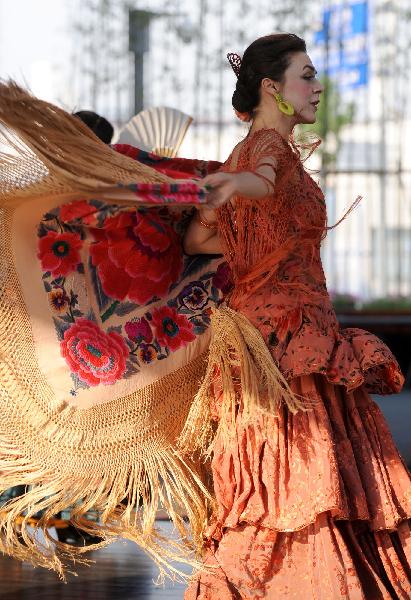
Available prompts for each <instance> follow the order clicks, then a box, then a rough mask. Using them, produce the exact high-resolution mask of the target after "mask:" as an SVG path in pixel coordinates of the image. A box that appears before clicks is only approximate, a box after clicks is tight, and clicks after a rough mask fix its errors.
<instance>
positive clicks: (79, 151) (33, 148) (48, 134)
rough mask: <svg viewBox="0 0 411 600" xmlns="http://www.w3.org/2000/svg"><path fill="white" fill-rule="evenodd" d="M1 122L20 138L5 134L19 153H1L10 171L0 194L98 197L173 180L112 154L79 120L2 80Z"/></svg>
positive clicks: (10, 144) (116, 153) (4, 163)
mask: <svg viewBox="0 0 411 600" xmlns="http://www.w3.org/2000/svg"><path fill="white" fill-rule="evenodd" d="M0 124H1V125H3V126H4V127H5V128H6V130H7V128H9V129H10V130H11V131H12V132H14V134H16V135H17V136H18V138H19V139H16V138H15V137H13V135H12V134H11V133H9V134H7V133H6V132H4V131H2V133H1V135H2V136H3V137H4V138H5V139H6V141H7V143H8V145H9V146H11V147H13V148H14V150H15V152H16V153H17V156H13V155H11V154H1V155H0V159H1V163H2V167H3V166H4V167H5V172H6V174H5V178H4V179H3V173H2V180H3V181H2V183H1V186H0V191H1V192H2V193H3V194H4V193H7V195H8V196H10V195H11V194H12V193H14V194H15V195H16V196H21V195H24V193H25V191H26V192H29V193H30V196H33V195H34V194H35V193H38V194H41V193H43V194H44V193H55V194H60V193H65V194H66V193H69V192H70V191H71V192H78V193H81V192H83V193H93V194H95V193H96V192H97V191H98V190H99V189H101V190H103V189H104V188H105V187H109V188H110V187H112V186H117V184H118V183H119V182H121V183H122V184H128V183H134V182H135V181H136V180H138V181H139V182H140V183H144V182H147V183H157V182H159V183H161V182H165V183H169V182H171V181H173V180H171V179H170V178H169V177H167V176H166V175H164V174H162V173H159V172H158V171H155V170H154V169H151V168H150V167H148V166H146V165H143V164H142V163H139V162H137V161H135V160H133V159H132V158H129V157H127V156H124V155H122V154H119V153H118V152H116V151H114V150H113V149H112V148H110V147H109V146H108V145H107V144H104V142H102V141H101V140H99V139H98V138H97V137H96V136H95V135H94V133H93V132H92V131H91V130H90V129H89V128H88V127H87V126H86V125H84V123H82V122H81V121H80V119H78V118H77V117H75V116H73V115H70V114H69V113H67V112H66V111H64V110H62V109H61V108H58V107H57V106H54V105H53V104H50V103H49V102H45V101H44V100H39V99H38V98H35V97H34V96H32V95H30V94H29V93H28V92H27V91H26V90H24V89H23V88H21V87H19V86H18V85H17V84H16V83H14V82H13V81H10V82H7V83H6V82H0ZM21 140H22V141H23V142H24V144H26V147H24V146H23V145H22V143H21ZM28 149H30V150H28ZM33 153H34V154H33ZM7 173H8V174H9V175H7ZM28 177H29V180H28ZM7 179H8V181H7ZM36 181H37V182H38V183H37V186H34V185H33V184H35V182H36Z"/></svg>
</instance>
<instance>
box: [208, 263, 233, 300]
mask: <svg viewBox="0 0 411 600" xmlns="http://www.w3.org/2000/svg"><path fill="white" fill-rule="evenodd" d="M212 284H213V286H214V287H216V288H217V289H218V290H221V292H222V293H223V294H228V292H229V291H230V290H232V288H233V285H234V284H233V278H232V275H231V269H230V267H229V266H228V263H226V262H222V263H220V264H219V265H218V267H217V271H216V272H215V274H214V276H213V279H212Z"/></svg>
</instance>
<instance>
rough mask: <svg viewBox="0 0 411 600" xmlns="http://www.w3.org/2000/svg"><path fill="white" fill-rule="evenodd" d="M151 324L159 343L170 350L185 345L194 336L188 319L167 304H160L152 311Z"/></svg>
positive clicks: (193, 338)
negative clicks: (160, 305)
mask: <svg viewBox="0 0 411 600" xmlns="http://www.w3.org/2000/svg"><path fill="white" fill-rule="evenodd" d="M152 325H153V327H154V330H155V333H156V337H157V340H158V342H159V344H161V345H162V346H166V347H168V348H170V350H177V349H178V348H180V347H182V346H187V344H188V343H189V342H192V341H193V340H195V337H196V336H195V335H194V333H193V326H192V324H191V323H190V321H189V320H188V319H187V318H186V317H185V316H184V315H179V314H178V313H177V311H176V310H175V309H174V308H170V307H169V306H162V307H161V308H158V309H157V310H155V311H154V312H153V318H152Z"/></svg>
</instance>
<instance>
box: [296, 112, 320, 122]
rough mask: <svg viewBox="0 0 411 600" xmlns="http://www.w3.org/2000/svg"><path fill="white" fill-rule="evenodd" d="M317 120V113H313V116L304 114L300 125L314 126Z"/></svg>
mask: <svg viewBox="0 0 411 600" xmlns="http://www.w3.org/2000/svg"><path fill="white" fill-rule="evenodd" d="M316 120H317V115H316V114H315V113H311V114H308V113H307V114H302V115H301V121H300V123H302V124H303V125H313V123H315V122H316Z"/></svg>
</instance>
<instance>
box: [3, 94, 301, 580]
mask: <svg viewBox="0 0 411 600" xmlns="http://www.w3.org/2000/svg"><path fill="white" fill-rule="evenodd" d="M0 126H2V127H4V130H3V134H2V135H3V137H4V138H5V139H6V141H7V144H8V146H9V148H11V150H10V151H9V152H8V153H6V152H3V153H2V154H1V156H0V159H1V171H0V211H1V213H0V227H1V231H0V244H1V246H0V260H1V276H0V361H1V362H0V379H1V381H0V385H1V387H0V412H1V419H0V444H1V446H0V492H1V491H4V490H6V489H7V488H9V487H12V486H15V485H25V486H27V488H26V492H25V494H24V495H22V496H20V497H18V498H14V499H13V500H11V501H10V502H8V503H7V504H6V505H5V506H3V507H1V509H0V549H1V550H2V551H3V552H5V553H7V554H9V555H11V556H14V557H16V558H19V559H22V560H26V561H29V562H31V563H32V564H34V565H39V566H43V567H47V568H51V569H54V570H55V571H57V572H58V573H59V574H60V575H61V576H64V568H65V566H66V564H67V562H68V561H69V560H72V561H78V560H79V559H81V554H82V553H84V552H85V551H86V550H90V549H93V548H96V547H97V546H101V545H104V544H106V543H108V542H109V541H112V540H114V539H118V538H119V537H121V538H126V539H129V540H132V541H134V542H136V543H137V544H138V545H139V546H140V547H141V548H142V549H143V550H145V551H146V552H147V553H148V554H149V556H150V557H151V558H152V559H153V560H154V561H155V562H156V564H157V565H158V566H159V569H160V575H161V576H164V575H168V576H171V577H182V578H184V577H185V576H184V574H183V573H182V572H181V571H180V570H179V569H178V568H176V567H175V566H174V565H173V561H174V560H179V561H181V560H182V561H184V562H186V563H188V564H191V565H193V566H199V563H198V562H197V559H196V551H197V552H198V551H199V550H200V549H201V543H202V532H203V530H204V527H205V525H206V522H207V516H208V513H209V510H210V506H211V505H212V497H211V495H210V493H209V491H208V486H207V485H206V483H207V477H208V476H207V475H204V473H203V471H206V469H205V468H204V464H203V463H202V462H201V461H200V460H199V458H198V457H199V456H201V455H203V454H204V451H205V448H206V447H207V446H208V445H209V444H210V443H211V442H212V437H213V427H212V423H211V415H210V410H209V404H210V395H211V394H213V385H214V384H213V380H214V379H215V378H217V379H219V381H221V385H222V392H223V395H224V398H225V400H224V402H223V420H222V422H221V423H222V424H220V429H221V428H222V430H223V433H224V434H229V430H230V426H233V424H234V422H233V415H234V412H235V410H236V404H237V403H238V402H240V403H241V402H243V403H244V406H243V408H244V411H245V413H247V414H248V415H251V414H253V412H254V410H263V411H268V412H273V411H275V410H277V409H278V407H279V406H280V404H281V403H282V402H284V403H286V404H287V405H288V406H289V407H290V409H291V410H292V411H293V412H295V411H296V410H298V409H300V408H302V404H301V402H300V401H299V400H297V399H296V398H295V397H294V396H293V394H292V392H291V391H290V389H289V388H288V385H287V382H286V381H285V380H284V379H283V378H282V376H281V374H280V373H279V371H278V369H277V367H276V366H275V364H274V362H273V361H272V359H271V357H270V355H269V352H268V350H267V348H266V346H265V344H264V340H263V338H262V337H261V335H260V334H259V332H257V331H256V330H255V328H253V326H252V325H251V323H249V322H248V321H247V320H246V319H245V317H242V316H241V315H238V314H237V313H235V312H234V311H230V310H229V309H227V308H225V307H221V308H216V309H215V310H214V313H213V315H212V319H211V321H212V329H213V331H212V346H211V352H210V356H209V362H208V364H207V355H204V354H202V355H199V356H196V357H194V358H193V357H191V359H190V360H189V361H187V364H185V365H183V366H182V367H180V368H178V369H176V370H174V371H173V372H171V373H170V374H169V375H167V376H165V377H163V378H161V379H158V380H156V381H154V382H153V383H151V384H149V385H147V386H145V387H143V388H142V389H141V388H140V389H136V390H135V391H134V392H132V393H130V394H129V395H127V396H123V397H121V398H117V399H114V400H111V401H109V402H106V403H101V404H98V405H96V406H93V407H92V408H84V409H81V408H79V407H78V406H77V407H73V406H71V405H69V404H68V403H67V402H63V401H61V400H57V399H56V397H55V394H54V391H53V389H52V388H51V385H50V384H49V382H48V381H47V379H46V377H45V376H44V375H43V374H42V371H40V369H39V366H38V364H37V359H36V349H35V341H34V338H33V332H32V326H31V321H30V315H29V313H28V309H27V307H26V304H25V301H24V298H23V292H22V288H21V283H20V281H19V276H18V273H17V270H16V267H15V264H14V259H13V250H12V244H13V239H12V226H11V225H12V218H13V212H14V211H15V210H16V208H17V207H19V206H21V205H22V204H23V203H27V206H28V207H29V203H30V202H35V200H36V198H39V197H45V196H48V197H53V198H54V197H55V198H56V201H58V202H59V203H61V201H62V200H64V201H65V200H67V201H70V200H71V199H73V198H78V197H79V195H80V196H81V197H82V198H90V197H91V196H95V195H96V193H98V195H99V196H98V197H99V198H103V199H107V201H108V202H110V203H112V202H113V200H115V202H120V203H121V202H122V201H124V202H126V203H130V202H133V204H134V205H136V203H140V204H144V203H146V204H156V203H161V202H163V203H174V204H177V205H178V204H179V203H189V204H192V205H196V204H199V203H201V202H203V201H204V199H205V195H204V192H203V191H202V190H201V189H200V188H198V187H197V186H196V185H193V184H183V185H182V186H179V184H177V185H176V184H173V185H172V187H171V184H172V182H173V180H172V179H170V178H169V177H167V176H166V175H164V174H161V173H159V172H157V171H155V170H153V169H151V168H150V167H148V166H145V165H143V164H141V163H139V162H137V161H135V160H133V159H130V158H128V157H126V156H122V155H121V154H119V153H117V152H115V151H113V150H112V149H110V148H109V147H107V146H106V145H105V144H104V143H102V142H100V141H99V140H98V139H97V138H96V137H95V136H94V135H93V134H92V133H91V132H90V131H89V130H88V129H87V127H86V126H85V125H83V124H82V123H81V122H80V121H79V120H78V119H76V118H75V117H73V116H71V115H68V114H67V113H65V112H64V111H63V110H61V109H59V108H57V107H55V106H53V105H51V104H49V103H46V102H44V101H41V100H38V99H37V98H34V97H33V96H31V95H29V94H28V93H27V92H26V91H24V90H22V89H21V88H19V87H18V86H17V85H15V84H13V83H8V84H5V83H3V84H1V83H0ZM16 136H17V137H16ZM22 142H23V143H24V144H23V143H22ZM143 184H154V185H151V186H150V185H143ZM131 196H132V198H133V200H130V197H131ZM39 350H40V352H41V348H40V349H39ZM233 374H234V375H235V376H233ZM238 389H243V391H244V397H243V399H241V394H239V393H238ZM264 390H265V392H264ZM267 390H269V391H268V392H267ZM263 392H264V393H263ZM227 432H228V433H227ZM160 507H161V508H163V509H165V510H166V511H167V513H168V514H169V516H170V518H171V519H172V522H173V524H174V526H175V527H176V529H177V532H178V536H179V537H178V538H177V537H176V539H175V540H170V539H164V538H163V537H162V536H161V535H160V534H159V532H158V531H157V530H156V528H155V516H156V512H157V510H158V508H160ZM67 508H70V509H71V519H72V521H73V522H74V524H75V525H78V526H79V527H80V528H81V529H83V530H85V531H88V532H90V533H92V534H94V535H99V536H101V538H102V542H101V544H97V546H89V547H87V548H79V547H71V546H69V545H65V544H61V543H59V542H57V541H56V540H55V539H53V538H52V537H51V536H50V534H49V532H48V530H47V527H48V523H49V521H50V520H51V519H52V518H53V516H55V514H56V513H58V512H59V511H62V510H65V509H67ZM90 509H93V510H96V511H97V512H98V513H99V515H100V517H99V520H98V522H92V521H90V520H88V519H86V518H84V515H85V513H86V512H87V511H88V510H90ZM39 511H41V517H40V519H39V521H38V522H37V525H36V526H35V527H34V528H33V527H32V524H33V521H32V517H33V516H34V515H36V514H37V513H38V512H39ZM17 522H18V523H19V525H17ZM20 523H21V525H20ZM40 530H41V531H42V532H43V536H40V535H39V531H40ZM81 560H84V559H81Z"/></svg>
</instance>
